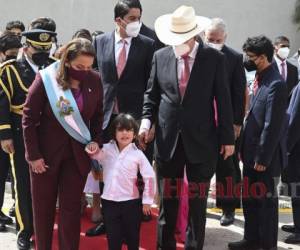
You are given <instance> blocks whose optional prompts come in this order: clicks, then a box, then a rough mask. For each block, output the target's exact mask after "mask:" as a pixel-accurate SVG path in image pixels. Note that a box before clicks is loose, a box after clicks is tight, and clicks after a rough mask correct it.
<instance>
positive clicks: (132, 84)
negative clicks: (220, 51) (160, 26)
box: [87, 0, 155, 236]
mask: <svg viewBox="0 0 300 250" xmlns="http://www.w3.org/2000/svg"><path fill="white" fill-rule="evenodd" d="M114 12H115V13H114V14H115V23H116V29H115V30H114V31H113V32H110V33H105V34H102V35H99V36H97V37H96V39H95V41H94V46H95V49H96V53H97V63H96V65H97V68H98V69H99V72H100V76H101V79H102V84H103V91H104V101H103V109H104V121H103V130H104V132H103V137H104V138H103V139H104V143H105V142H108V141H109V140H110V139H111V135H110V131H109V128H110V123H111V121H112V120H113V119H114V118H115V117H116V115H117V114H118V113H130V114H131V115H132V116H133V117H134V118H135V119H138V120H139V119H141V116H142V108H143V97H144V92H145V90H146V87H147V81H148V78H149V75H150V70H151V62H152V57H153V53H154V50H155V45H154V41H153V40H152V39H150V38H148V37H146V36H143V35H140V34H139V32H140V28H141V25H142V24H141V21H140V19H141V14H142V6H141V4H140V2H139V0H120V1H119V2H118V3H117V4H116V6H115V9H114ZM103 232H104V230H103V226H101V225H98V226H96V227H95V228H92V229H91V230H88V232H87V235H88V236H96V235H99V234H100V233H103Z"/></svg>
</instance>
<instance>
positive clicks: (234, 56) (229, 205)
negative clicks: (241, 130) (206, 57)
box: [216, 45, 246, 213]
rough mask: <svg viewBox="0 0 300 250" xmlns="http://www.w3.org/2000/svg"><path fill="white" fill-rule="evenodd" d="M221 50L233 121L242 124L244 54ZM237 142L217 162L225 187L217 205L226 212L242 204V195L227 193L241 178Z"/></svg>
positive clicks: (226, 49)
mask: <svg viewBox="0 0 300 250" xmlns="http://www.w3.org/2000/svg"><path fill="white" fill-rule="evenodd" d="M221 52H223V53H224V55H225V61H226V69H227V77H228V83H229V89H230V94H231V104H232V111H233V123H234V124H235V125H238V126H242V124H243V120H244V113H245V88H246V76H245V70H244V67H243V56H242V55H241V54H239V53H238V52H236V51H235V50H233V49H231V48H230V47H228V46H226V45H224V46H223V48H222V50H221ZM237 144H238V143H236V152H235V154H234V155H233V156H232V157H229V158H228V159H227V160H224V159H223V157H222V156H221V155H220V156H219V159H218V164H217V170H216V177H217V183H218V185H220V184H222V186H223V187H224V189H223V190H224V192H221V193H220V194H217V206H218V207H221V208H222V209H223V211H224V212H225V213H227V212H233V211H234V209H235V208H236V207H239V204H240V202H239V200H240V197H235V198H236V199H233V197H232V195H231V194H227V192H226V190H227V187H228V186H230V185H235V184H237V183H239V182H240V180H241V171H240V166H239V160H238V150H237V148H238V145H237ZM228 195H229V196H228Z"/></svg>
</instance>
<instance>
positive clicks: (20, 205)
mask: <svg viewBox="0 0 300 250" xmlns="http://www.w3.org/2000/svg"><path fill="white" fill-rule="evenodd" d="M42 28H43V25H42V23H41V25H40V27H39V28H32V29H30V30H29V31H27V32H23V33H22V35H23V36H24V37H25V38H26V41H25V45H24V47H23V54H22V56H21V58H20V59H17V60H9V61H7V62H6V63H4V64H2V66H1V69H0V72H1V78H0V142H1V147H2V149H3V150H4V151H5V152H6V153H7V154H11V155H12V156H13V160H14V166H13V171H12V172H13V176H14V181H15V192H16V207H15V209H16V220H17V230H18V239H17V247H18V249H21V250H23V249H24V250H25V249H29V248H30V238H31V236H32V233H33V225H32V224H33V223H32V204H31V192H30V178H29V168H28V164H27V162H26V160H25V150H24V142H23V133H22V123H21V122H22V113H23V105H24V102H25V99H26V95H27V93H28V89H29V87H30V85H31V83H32V82H33V80H34V78H35V74H36V73H37V72H38V70H39V69H42V68H44V67H46V66H48V65H49V64H51V63H52V62H54V59H52V58H49V51H50V49H51V45H52V38H53V37H54V36H56V33H54V32H52V31H48V30H45V29H42Z"/></svg>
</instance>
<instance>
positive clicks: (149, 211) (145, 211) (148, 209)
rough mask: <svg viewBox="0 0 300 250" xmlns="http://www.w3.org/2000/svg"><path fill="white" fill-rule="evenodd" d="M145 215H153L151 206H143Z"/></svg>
mask: <svg viewBox="0 0 300 250" xmlns="http://www.w3.org/2000/svg"><path fill="white" fill-rule="evenodd" d="M143 213H144V215H151V205H148V204H143Z"/></svg>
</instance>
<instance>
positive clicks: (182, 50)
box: [174, 43, 190, 57]
mask: <svg viewBox="0 0 300 250" xmlns="http://www.w3.org/2000/svg"><path fill="white" fill-rule="evenodd" d="M174 50H175V55H176V57H178V56H183V55H186V54H188V53H189V52H190V47H189V46H188V45H187V44H185V43H184V44H180V45H177V46H174Z"/></svg>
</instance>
